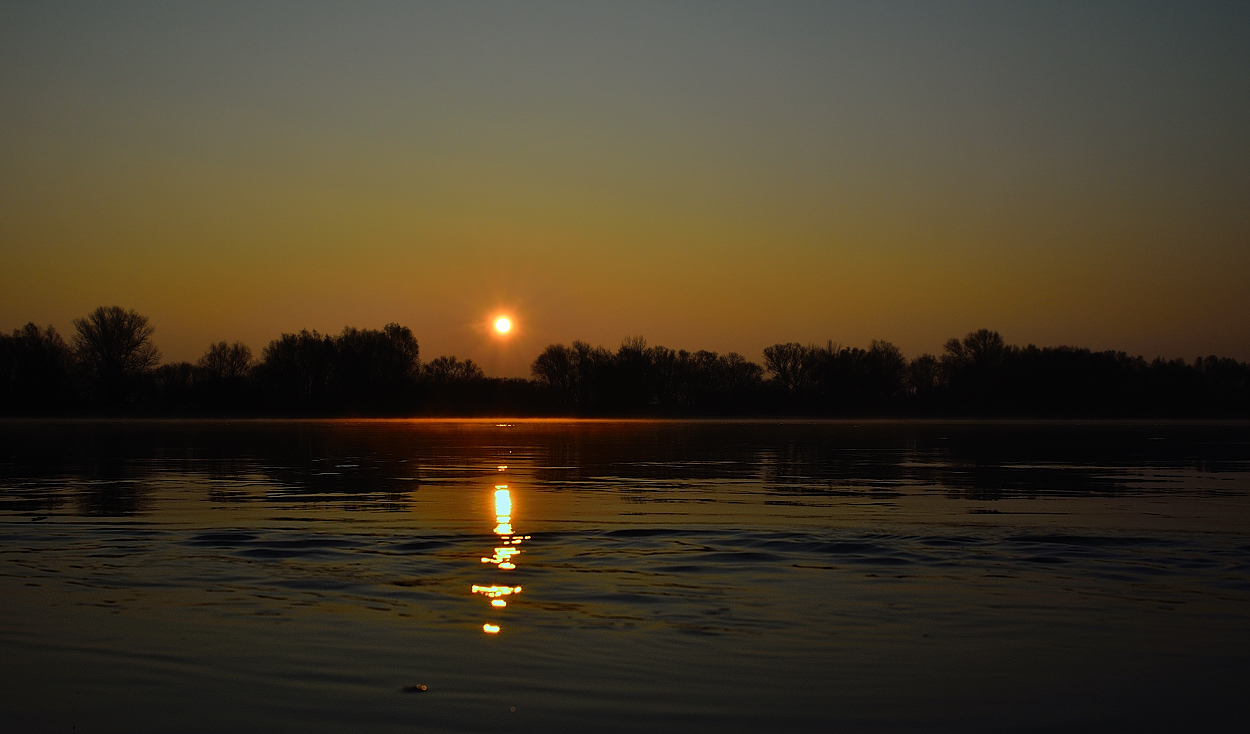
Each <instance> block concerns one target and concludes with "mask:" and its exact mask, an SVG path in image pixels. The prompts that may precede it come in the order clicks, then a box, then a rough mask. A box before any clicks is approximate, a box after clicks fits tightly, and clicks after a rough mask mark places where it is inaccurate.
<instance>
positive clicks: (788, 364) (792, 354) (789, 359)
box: [764, 342, 813, 393]
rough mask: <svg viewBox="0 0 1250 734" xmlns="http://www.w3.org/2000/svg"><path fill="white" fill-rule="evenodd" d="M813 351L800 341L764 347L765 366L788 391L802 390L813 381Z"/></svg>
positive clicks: (773, 377) (774, 378)
mask: <svg viewBox="0 0 1250 734" xmlns="http://www.w3.org/2000/svg"><path fill="white" fill-rule="evenodd" d="M812 351H813V350H812V349H810V348H808V347H805V346H803V345H802V344H799V343H798V342H788V343H786V344H774V345H772V346H771V347H766V348H765V349H764V368H765V369H766V370H768V372H769V373H770V374H771V376H772V379H773V381H775V382H776V383H777V384H779V385H781V386H782V387H784V388H785V389H786V390H787V391H788V392H791V393H796V392H801V391H803V390H804V389H805V388H807V387H808V386H810V385H811V382H812V374H811V373H812V367H813V364H812V358H811V352H812Z"/></svg>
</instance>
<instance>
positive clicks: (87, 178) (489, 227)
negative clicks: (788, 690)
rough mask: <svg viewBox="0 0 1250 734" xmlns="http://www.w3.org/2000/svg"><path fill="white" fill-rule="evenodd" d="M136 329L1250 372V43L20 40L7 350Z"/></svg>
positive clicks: (322, 35) (1059, 14) (36, 13)
mask: <svg viewBox="0 0 1250 734" xmlns="http://www.w3.org/2000/svg"><path fill="white" fill-rule="evenodd" d="M112 304H117V305H121V306H124V307H128V308H135V309H137V310H138V311H140V312H141V313H144V314H147V315H149V316H150V317H151V318H152V323H153V324H154V325H155V327H156V329H157V332H156V341H157V343H158V346H160V347H161V348H162V350H163V352H164V354H165V358H166V359H167V360H175V359H195V358H196V357H198V356H199V355H200V354H201V353H202V352H203V351H204V349H205V348H206V346H207V345H208V344H209V343H210V342H212V341H216V340H221V339H225V340H231V341H233V340H235V339H238V340H242V341H244V342H245V343H247V344H249V345H250V346H251V347H252V348H253V349H254V350H256V351H257V352H258V353H259V351H260V348H261V347H263V346H264V345H265V344H266V343H267V342H268V341H269V340H270V339H272V338H274V337H276V336H277V335H278V334H279V333H281V332H284V331H295V330H298V329H300V328H309V329H313V328H315V329H319V330H321V331H330V332H337V331H338V330H340V329H341V328H342V327H343V326H344V325H348V324H350V325H354V326H360V327H380V326H382V325H383V324H385V323H387V322H389V321H398V322H400V323H403V324H405V325H408V326H410V327H412V329H413V331H414V332H415V333H416V334H417V337H418V339H419V340H420V342H421V350H422V357H423V358H424V359H430V358H432V357H434V356H437V355H439V354H455V355H457V356H459V357H461V358H464V357H471V358H473V359H474V360H475V361H478V362H480V363H482V364H483V366H484V367H486V369H487V371H488V373H493V374H504V375H524V374H528V365H529V362H530V361H531V360H532V359H533V357H534V356H535V354H536V353H537V352H538V351H539V350H540V349H541V348H542V347H543V346H544V345H546V344H548V343H551V342H565V343H568V342H570V341H572V340H573V339H578V338H580V339H584V340H587V341H591V342H594V343H603V344H607V345H609V346H614V345H616V344H618V343H619V342H620V340H621V338H622V337H624V336H626V335H631V334H641V335H644V336H646V337H647V339H648V341H649V342H650V343H652V344H663V345H666V346H669V347H673V348H688V349H692V350H693V349H700V348H708V349H715V350H719V351H729V350H736V351H739V352H742V353H743V354H744V355H746V356H747V357H749V358H752V359H757V360H758V359H760V355H761V352H762V350H763V348H764V347H765V346H767V345H769V344H772V343H775V342H779V341H802V342H808V341H819V342H821V343H823V342H824V341H825V340H827V339H832V340H834V341H835V342H839V343H841V344H845V345H852V346H866V345H867V343H868V341H869V340H871V339H874V338H880V339H888V340H890V341H893V342H894V343H896V344H898V345H899V346H900V347H901V348H902V349H903V351H904V352H905V353H906V354H908V355H915V354H918V353H921V352H925V351H928V352H939V351H940V349H941V345H942V343H943V341H945V340H946V339H947V338H949V337H952V336H959V335H962V334H964V333H966V332H967V331H969V330H972V329H976V328H980V327H983V326H984V327H989V328H994V329H997V330H999V331H1000V332H1002V334H1003V335H1004V336H1005V337H1006V338H1007V340H1008V341H1009V342H1012V343H1018V344H1025V343H1029V342H1033V343H1037V344H1039V345H1054V344H1075V345H1079V346H1088V347H1092V348H1096V349H1122V350H1127V351H1129V352H1131V353H1142V354H1145V355H1147V356H1150V357H1153V356H1155V355H1164V356H1168V357H1175V356H1182V357H1186V358H1188V359H1192V358H1193V357H1195V356H1197V355H1199V354H1210V353H1217V354H1222V355H1228V356H1234V357H1237V358H1239V359H1243V360H1245V359H1250V4H1247V3H1244V2H1240V3H1197V2H1184V3H1181V2H1176V3H1151V2H1125V3H1088V2H1079V3H1058V2H1047V3H1020V4H1008V3H1004V2H987V3H929V2H922V3H888V2H872V3H868V2H865V3H846V4H840V3H832V2H814V3H781V2H768V3H731V2H716V3H672V2H657V3H607V4H599V3H593V4H592V3H567V4H563V3H498V4H496V3H454V4H453V3H448V4H417V3H398V2H397V3H314V2H299V3H258V2H245V3H213V4H207V3H186V4H175V3H120V2H109V3H82V4H73V3H42V2H39V3H30V2H25V3H7V2H6V3H3V4H0V328H2V329H12V328H14V327H17V326H19V325H21V324H23V323H25V322H27V321H32V320H33V321H35V322H37V323H40V324H47V323H51V324H53V325H55V326H56V327H57V328H58V329H60V330H62V332H63V333H66V334H68V333H69V332H71V331H72V326H71V320H72V319H73V318H74V317H76V316H80V315H82V314H84V313H86V312H87V311H89V310H91V309H92V308H94V307H96V306H99V305H112ZM500 311H507V312H509V313H510V314H512V315H513V316H514V317H515V319H516V321H517V325H518V330H517V333H516V335H515V337H514V338H513V339H512V340H510V341H508V342H501V341H499V340H496V339H492V338H491V337H489V336H488V334H487V333H486V323H487V319H488V318H489V317H490V316H492V315H494V314H495V313H496V312H500Z"/></svg>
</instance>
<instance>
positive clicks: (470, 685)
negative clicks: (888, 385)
mask: <svg viewBox="0 0 1250 734" xmlns="http://www.w3.org/2000/svg"><path fill="white" fill-rule="evenodd" d="M0 441H2V447H0V569H2V570H3V573H2V574H0V599H2V601H0V649H2V651H3V659H4V665H3V666H0V676H2V677H3V680H0V730H3V731H13V732H39V731H48V732H55V731H75V732H174V731H176V732H225V731H232V732H234V731H258V732H259V731H263V732H275V731H293V732H294V731H299V732H357V731H369V732H390V731H395V732H415V731H449V732H460V731H474V732H479V731H494V730H501V731H545V732H546V731H643V730H646V731H682V732H685V731H709V732H710V731H716V732H735V731H883V732H899V731H904V732H905V731H917V732H920V731H925V732H928V731H959V732H964V731H991V730H992V731H1073V730H1087V731H1120V730H1123V731H1162V730H1175V729H1180V730H1202V729H1208V730H1209V729H1215V728H1217V727H1229V728H1231V727H1234V726H1238V727H1239V726H1240V725H1242V723H1243V719H1244V714H1243V708H1244V706H1243V704H1242V703H1241V702H1242V701H1243V699H1241V696H1242V695H1245V691H1246V690H1247V688H1248V687H1250V424H1247V423H1183V422H1174V423H1167V422H1163V423H1149V422H1129V423H1103V422H1084V423H1025V422H915V421H911V422H890V421H880V422H784V421H782V422H777V421H773V422H764V421H761V422H652V421H634V422H629V421H616V422H612V421H603V422H596V421H498V420H496V421H442V422H440V421H303V422H300V421H291V422H282V421H244V422H211V421H204V422H194V421H187V422H177V421H172V422H171V421H151V422H121V421H117V422H109V421H99V422H91V421H83V422H73V421H66V422H43V421H32V422H20V421H10V422H4V423H0ZM422 686H424V690H422V689H421V687H422Z"/></svg>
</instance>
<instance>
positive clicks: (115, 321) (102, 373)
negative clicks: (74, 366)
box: [74, 306, 161, 403]
mask: <svg viewBox="0 0 1250 734" xmlns="http://www.w3.org/2000/svg"><path fill="white" fill-rule="evenodd" d="M74 328H75V329H76V330H77V334H75V335H74V353H75V355H76V357H77V358H78V361H79V363H80V364H81V365H82V366H83V368H84V369H85V370H86V372H87V373H88V374H89V375H90V376H91V377H92V378H93V380H94V383H95V387H96V389H97V390H98V394H99V395H100V396H101V397H103V398H104V400H105V401H106V402H108V403H114V402H116V401H118V400H120V399H123V398H125V397H126V396H127V395H128V394H132V392H133V389H134V388H135V387H136V383H137V378H139V377H140V376H142V375H145V374H147V373H148V372H150V371H151V370H152V369H153V368H154V367H156V365H157V364H158V363H159V362H160V359H161V353H160V350H158V349H157V348H156V345H155V344H153V343H152V334H153V333H154V332H155V331H156V330H155V329H154V328H153V327H152V326H151V325H150V324H148V317H147V316H141V315H139V313H137V312H136V311H135V310H134V309H131V310H129V311H127V310H125V309H123V308H121V307H120V306H101V307H100V308H97V309H96V310H94V311H92V312H91V313H89V314H87V316H85V317H83V318H81V319H74Z"/></svg>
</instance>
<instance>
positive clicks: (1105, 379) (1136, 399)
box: [0, 306, 1250, 417]
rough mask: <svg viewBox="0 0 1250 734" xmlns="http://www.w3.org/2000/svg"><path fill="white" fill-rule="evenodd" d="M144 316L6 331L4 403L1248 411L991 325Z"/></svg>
mask: <svg viewBox="0 0 1250 734" xmlns="http://www.w3.org/2000/svg"><path fill="white" fill-rule="evenodd" d="M154 333H155V331H154V329H153V327H152V326H151V324H150V323H149V319H148V318H147V317H146V316H142V315H140V314H139V313H137V312H135V311H134V310H126V309H123V308H120V307H117V306H112V307H101V308H98V309H96V310H95V311H93V312H91V313H90V314H88V315H86V316H84V317H83V318H80V319H75V320H74V333H73V334H72V335H71V338H70V340H69V341H68V342H67V341H66V340H65V339H64V338H63V337H62V336H61V335H60V334H59V333H58V332H57V331H56V329H54V328H52V327H50V326H49V327H45V328H40V327H38V326H36V325H35V324H33V323H32V324H27V325H26V326H24V327H22V328H19V329H17V330H15V331H14V332H13V333H12V334H11V335H5V334H0V412H2V413H4V414H7V415H100V414H103V415H169V416H179V415H185V416H200V415H208V416H211V415H226V416H406V415H487V414H493V415H553V416H556V415H579V416H683V415H689V416H764V415H793V416H813V417H815V416H969V417H972V416H1000V417H1008V416H1014V417H1247V416H1250V365H1248V364H1247V363H1245V362H1238V361H1236V360H1234V359H1229V358H1219V357H1215V356H1209V357H1200V358H1198V359H1196V360H1194V361H1192V362H1189V361H1186V360H1181V359H1174V360H1165V359H1162V358H1156V359H1154V360H1150V361H1147V360H1146V359H1144V358H1143V357H1134V356H1129V355H1128V354H1126V353H1124V352H1114V351H1104V352H1094V351H1091V350H1089V349H1081V348H1076V347H1066V346H1064V347H1041V348H1039V347H1037V346H1034V345H1031V344H1030V345H1028V346H1025V347H1019V346H1015V345H1010V344H1007V343H1006V342H1005V341H1004V340H1003V338H1002V336H1001V335H999V334H998V332H995V331H991V330H988V329H981V330H979V331H975V332H971V333H969V334H967V335H966V336H964V337H963V338H962V339H951V340H950V341H948V342H947V343H946V345H945V348H944V350H943V353H942V354H941V355H931V354H922V355H920V356H918V357H915V358H912V359H910V360H909V359H907V358H906V357H904V356H903V354H902V353H901V352H900V351H899V349H898V348H897V347H895V346H894V345H893V344H891V343H889V342H886V341H873V342H872V343H871V344H870V345H869V346H868V347H867V348H866V349H865V348H860V347H844V346H840V345H837V344H834V343H833V342H827V343H826V344H824V345H815V344H808V345H804V344H799V343H794V342H791V343H780V344H775V345H773V346H770V347H768V348H766V349H765V350H764V360H763V364H756V363H754V362H751V361H750V360H748V359H746V358H745V357H743V356H742V355H740V354H737V353H734V352H730V353H728V354H719V353H717V352H711V351H698V352H693V353H692V352H688V351H686V350H672V349H668V348H666V347H662V346H649V345H648V344H647V343H646V340H644V339H643V338H641V337H631V338H627V339H625V340H624V341H623V342H622V343H621V345H620V346H619V347H618V348H617V349H615V350H611V349H607V348H605V347H602V346H591V345H590V344H588V343H586V342H581V341H575V342H573V343H572V345H571V346H565V345H563V344H552V345H550V346H548V347H547V348H546V349H544V350H543V351H542V353H541V354H539V355H538V357H537V358H536V359H535V360H534V362H533V365H532V369H531V373H532V378H531V379H504V378H488V377H486V376H485V375H484V374H483V373H482V370H481V369H480V368H479V367H478V366H477V365H475V364H474V363H473V361H472V360H469V359H466V360H459V359H457V358H456V357H454V356H440V357H437V358H435V359H432V360H430V361H429V362H425V363H423V362H422V361H421V359H420V350H419V348H418V343H417V339H416V337H415V336H414V335H413V333H412V331H411V330H410V329H409V328H408V327H405V326H401V325H399V324H388V325H386V326H385V327H383V328H381V329H357V328H353V327H347V328H344V329H343V331H342V332H340V333H338V334H321V333H319V332H317V331H307V330H305V331H300V332H298V333H290V334H282V335H281V336H279V337H278V338H277V339H274V340H273V341H271V342H269V344H268V345H267V346H265V347H264V349H262V351H261V354H260V356H259V357H256V356H255V355H253V353H252V351H251V350H250V349H249V348H248V347H247V346H246V345H245V344H242V343H239V342H234V343H227V342H224V341H223V342H218V343H215V344H211V345H209V347H208V348H207V350H206V351H205V352H204V354H203V356H201V357H200V358H199V359H198V360H197V361H196V362H194V363H192V362H174V363H167V364H161V363H160V358H161V355H160V351H159V350H158V349H157V348H156V346H155V343H154V341H153V336H154Z"/></svg>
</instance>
